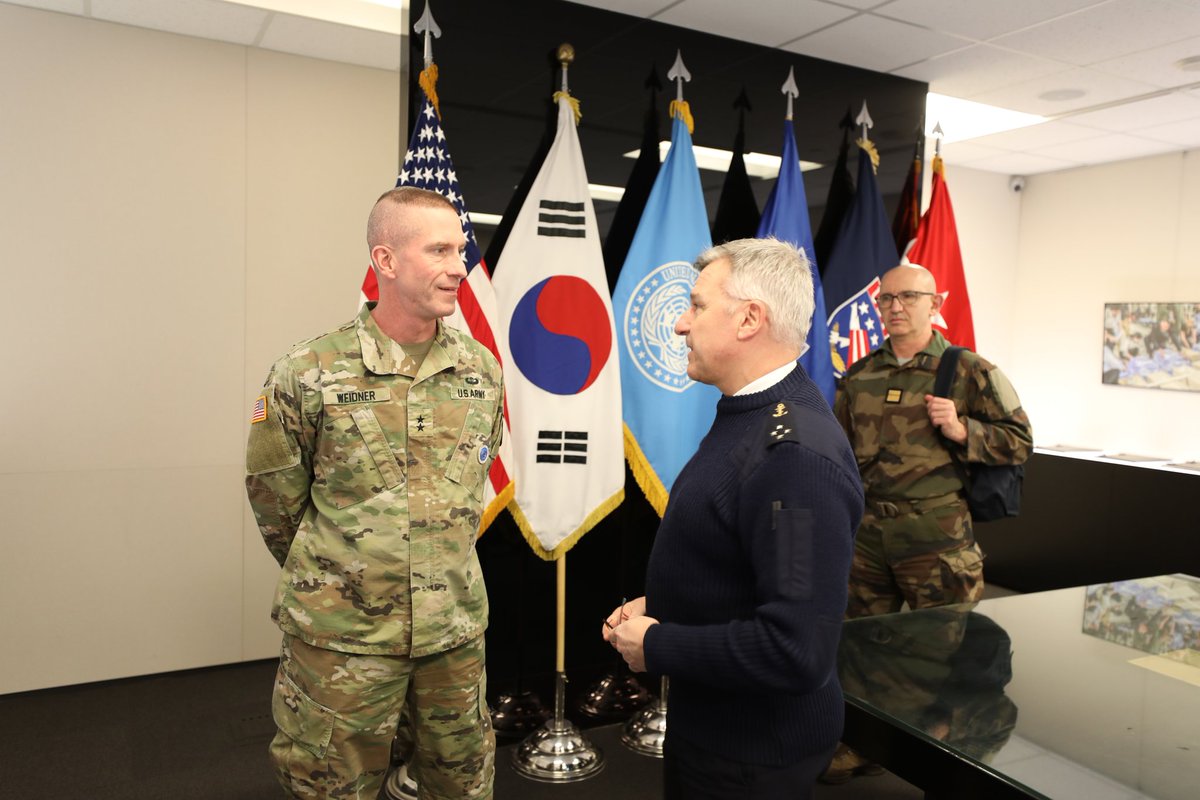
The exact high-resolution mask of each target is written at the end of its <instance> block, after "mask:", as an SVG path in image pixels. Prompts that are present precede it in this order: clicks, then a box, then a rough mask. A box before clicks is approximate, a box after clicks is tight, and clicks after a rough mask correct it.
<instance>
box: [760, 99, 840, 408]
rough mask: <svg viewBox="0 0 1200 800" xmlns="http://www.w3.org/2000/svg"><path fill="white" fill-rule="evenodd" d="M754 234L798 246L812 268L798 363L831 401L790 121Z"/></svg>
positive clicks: (820, 295) (821, 299)
mask: <svg viewBox="0 0 1200 800" xmlns="http://www.w3.org/2000/svg"><path fill="white" fill-rule="evenodd" d="M758 235H759V237H763V236H774V237H775V238H776V239H779V240H780V241H784V242H790V243H791V244H793V245H795V246H796V247H799V248H800V249H802V250H803V251H804V255H806V256H808V264H809V267H810V268H811V270H812V278H813V299H814V300H815V301H816V308H815V309H814V310H813V318H812V327H810V328H809V329H808V339H807V343H808V350H807V351H805V353H804V355H802V356H800V366H802V367H804V371H805V372H807V373H808V375H809V377H810V378H812V379H813V382H814V383H816V384H817V387H818V388H820V390H821V394H823V395H825V399H826V400H827V401H829V405H830V406H832V405H833V394H834V391H835V388H836V387H835V382H834V377H833V363H832V362H831V361H830V359H829V326H828V325H827V324H826V322H825V320H826V317H827V315H826V313H825V292H824V289H822V287H821V272H820V270H818V269H817V257H816V250H815V248H814V247H813V236H812V225H811V224H810V223H809V221H808V197H807V195H805V193H804V178H803V176H801V174H800V156H799V154H798V153H797V151H796V134H795V132H794V131H793V130H792V121H791V120H790V119H789V120H785V121H784V123H783V162H782V163H781V164H780V165H779V180H777V181H776V182H775V188H774V189H772V190H771V196H770V197H769V198H767V207H766V208H765V209H764V210H763V216H762V222H760V223H759V225H758Z"/></svg>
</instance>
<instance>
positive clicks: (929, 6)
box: [874, 0, 1100, 39]
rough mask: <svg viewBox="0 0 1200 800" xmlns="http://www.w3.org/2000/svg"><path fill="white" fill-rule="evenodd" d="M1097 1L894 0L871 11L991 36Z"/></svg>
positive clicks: (971, 34) (963, 33) (948, 30)
mask: <svg viewBox="0 0 1200 800" xmlns="http://www.w3.org/2000/svg"><path fill="white" fill-rule="evenodd" d="M1099 2H1100V0H1005V2H1002V3H978V2H975V3H963V2H946V0H895V1H894V2H891V3H888V4H887V5H886V6H884V7H883V8H880V9H878V10H877V11H875V12H874V13H876V14H879V15H881V16H884V17H891V18H892V19H899V20H903V21H905V22H911V23H913V24H914V25H921V26H923V27H926V28H929V29H931V30H935V31H942V32H944V33H953V34H957V35H959V36H969V37H970V38H972V39H991V38H992V37H994V36H1000V35H1001V34H1005V33H1010V32H1012V31H1016V30H1020V29H1021V28H1027V27H1030V26H1032V25H1036V24H1038V23H1041V22H1045V21H1046V20H1049V19H1053V18H1054V17H1057V16H1061V15H1062V14H1067V13H1069V12H1072V11H1078V10H1079V9H1081V8H1086V7H1088V6H1094V5H1097V4H1098V3H1099Z"/></svg>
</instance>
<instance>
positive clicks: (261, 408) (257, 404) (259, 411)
mask: <svg viewBox="0 0 1200 800" xmlns="http://www.w3.org/2000/svg"><path fill="white" fill-rule="evenodd" d="M266 418H267V396H266V395H265V394H260V395H259V396H258V399H257V400H255V401H254V410H253V411H251V412H250V424H251V425H253V424H254V423H256V422H262V421H263V420H265V419H266Z"/></svg>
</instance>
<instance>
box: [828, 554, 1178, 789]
mask: <svg viewBox="0 0 1200 800" xmlns="http://www.w3.org/2000/svg"><path fill="white" fill-rule="evenodd" d="M839 664H840V669H839V671H840V675H841V680H842V686H843V690H844V691H845V693H846V696H847V699H848V700H849V701H850V702H855V703H857V704H859V705H860V706H862V707H864V708H867V709H868V710H869V711H870V712H871V713H873V714H876V715H879V716H883V717H885V718H887V719H888V720H889V722H891V723H893V724H895V725H897V726H898V727H900V728H902V729H903V730H905V731H907V732H909V733H912V734H914V735H916V736H918V737H920V738H923V739H924V740H927V741H929V742H930V743H935V744H936V746H938V747H941V748H943V749H947V750H950V751H951V752H953V753H954V754H956V755H958V756H961V757H963V758H966V759H968V760H969V761H971V762H973V763H974V764H975V765H976V766H978V767H979V768H981V769H984V770H986V771H989V772H991V773H993V774H995V775H997V776H1000V777H1001V778H1003V779H1004V780H1006V781H1007V782H1009V783H1015V784H1018V785H1020V786H1021V787H1023V788H1024V789H1027V790H1028V793H1029V795H1030V796H1032V797H1044V798H1053V799H1055V800H1060V799H1061V798H1086V800H1140V799H1141V798H1153V799H1154V800H1185V799H1186V800H1196V798H1200V580H1198V579H1196V578H1190V577H1188V576H1184V575H1173V576H1161V577H1156V578H1146V579H1141V580H1136V581H1119V582H1116V583H1111V584H1101V585H1099V586H1092V587H1077V588H1071V589H1060V590H1056V591H1050V592H1037V593H1033V594H1024V595H1014V596H1011V597H1003V598H996V599H992V600H984V601H982V602H980V603H977V604H967V605H958V606H945V607H942V608H934V609H925V610H921V611H915V612H905V613H900V614H889V615H885V616H880V617H871V618H866V619H858V620H849V621H847V622H846V623H845V625H844V628H843V634H842V644H841V650H840V654H839Z"/></svg>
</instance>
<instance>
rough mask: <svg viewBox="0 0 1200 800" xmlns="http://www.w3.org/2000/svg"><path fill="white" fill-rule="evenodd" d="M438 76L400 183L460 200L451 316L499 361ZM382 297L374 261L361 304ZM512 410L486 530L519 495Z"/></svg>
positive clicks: (491, 294) (425, 80)
mask: <svg viewBox="0 0 1200 800" xmlns="http://www.w3.org/2000/svg"><path fill="white" fill-rule="evenodd" d="M436 80H437V73H436V71H435V68H434V67H431V68H430V69H427V70H425V71H423V72H422V73H421V75H420V81H419V83H420V87H421V110H420V112H418V114H417V119H416V122H415V124H414V126H413V133H412V139H411V140H410V142H409V145H408V150H407V151H406V152H405V154H404V164H403V166H401V168H400V175H399V177H398V178H397V179H396V186H397V187H401V186H416V187H418V188H420V189H428V190H430V191H433V192H437V193H438V194H441V195H443V196H444V197H446V199H448V200H449V201H450V202H451V203H453V204H454V208H455V209H456V210H457V211H458V215H459V218H460V219H461V220H462V226H463V233H464V234H465V235H466V237H467V251H466V253H465V254H464V263H465V265H466V268H467V279H466V280H464V281H463V282H462V283H460V284H459V286H458V304H457V306H456V308H455V313H454V314H452V315H450V316H449V317H447V318H446V320H445V322H446V324H448V325H450V326H452V327H455V328H458V329H460V330H466V331H467V332H468V333H470V334H471V336H473V337H474V338H475V339H476V340H477V341H478V342H479V343H480V344H482V345H483V346H484V347H486V348H487V349H488V350H490V351H491V353H492V355H494V356H496V360H498V361H499V360H500V350H499V348H498V347H497V345H496V337H495V334H494V331H495V330H497V328H498V326H497V325H496V323H495V320H496V319H497V316H498V315H497V312H496V292H495V290H494V289H493V288H492V281H491V276H490V275H489V274H488V269H487V265H486V264H485V263H484V262H483V255H482V254H481V253H480V252H479V244H478V242H477V241H476V240H475V227H474V226H473V225H472V224H471V220H470V219H469V218H468V216H467V207H466V203H465V201H464V200H463V196H462V188H461V187H460V186H459V184H458V176H457V174H456V173H455V171H454V163H453V162H452V161H451V160H450V150H449V148H448V147H447V145H446V134H445V132H443V130H442V124H441V114H440V113H439V112H438V108H437V94H436V92H435V90H434V81H436ZM378 299H379V285H378V283H377V282H376V279H375V270H373V269H372V268H371V267H369V266H368V267H367V272H366V275H365V276H364V277H363V283H362V293H361V296H360V305H361V303H365V302H367V301H368V300H370V301H375V300H378ZM507 415H508V409H507V408H505V426H504V443H503V444H501V445H500V452H499V455H498V456H497V457H496V459H495V460H494V461H493V462H492V468H491V472H490V473H489V474H488V477H489V482H488V484H487V486H485V491H484V510H483V519H482V521H481V522H480V526H479V530H480V533H482V532H483V531H485V530H487V527H488V526H489V525H490V524H491V523H492V520H494V519H495V518H496V515H497V514H499V513H500V511H501V510H502V509H503V508H504V506H506V505H507V504H508V502H509V500H511V499H512V495H513V485H512V479H511V478H510V477H509V475H508V471H507V469H506V468H505V466H504V464H505V461H506V460H508V454H509V453H510V452H511V451H510V448H511V444H510V442H509V434H508V419H507Z"/></svg>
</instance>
